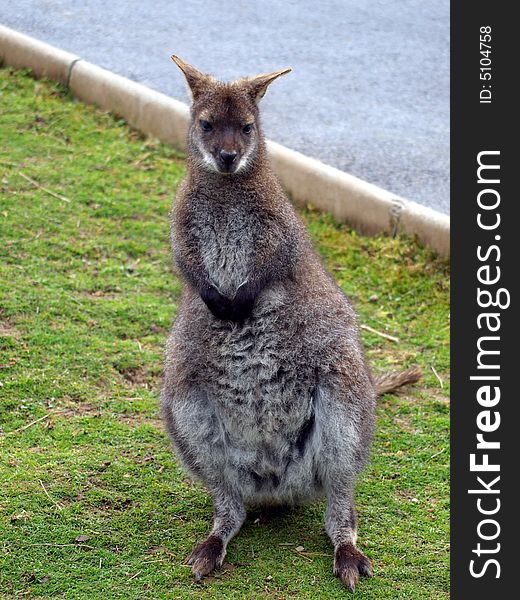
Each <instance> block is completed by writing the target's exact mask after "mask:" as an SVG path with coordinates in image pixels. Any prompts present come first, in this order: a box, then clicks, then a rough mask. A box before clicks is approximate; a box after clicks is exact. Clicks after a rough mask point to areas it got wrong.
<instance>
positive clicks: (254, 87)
mask: <svg viewBox="0 0 520 600" xmlns="http://www.w3.org/2000/svg"><path fill="white" fill-rule="evenodd" d="M291 71H292V69H291V68H287V69H281V70H280V71H273V73H264V74H262V75H257V76H256V77H251V78H250V79H248V80H247V83H248V86H249V89H250V93H251V95H252V96H253V99H254V101H255V102H260V100H261V99H262V98H263V97H264V94H265V93H266V91H267V88H268V87H269V86H270V85H271V83H273V81H274V80H275V79H278V77H281V76H282V75H286V74H287V73H290V72H291Z"/></svg>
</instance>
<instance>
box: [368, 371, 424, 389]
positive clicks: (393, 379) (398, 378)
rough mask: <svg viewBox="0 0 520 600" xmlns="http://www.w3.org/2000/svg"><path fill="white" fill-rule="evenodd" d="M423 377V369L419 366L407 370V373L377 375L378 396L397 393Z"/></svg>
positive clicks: (375, 383)
mask: <svg viewBox="0 0 520 600" xmlns="http://www.w3.org/2000/svg"><path fill="white" fill-rule="evenodd" d="M421 377H422V370H421V367H418V366H417V365H416V366H414V367H410V368H409V369H406V371H401V372H400V373H385V374H383V375H376V376H375V377H374V387H375V390H376V394H377V395H378V396H382V395H383V394H388V393H389V392H395V390H397V389H399V388H400V387H403V385H408V384H410V383H415V382H416V381H419V379H420V378H421Z"/></svg>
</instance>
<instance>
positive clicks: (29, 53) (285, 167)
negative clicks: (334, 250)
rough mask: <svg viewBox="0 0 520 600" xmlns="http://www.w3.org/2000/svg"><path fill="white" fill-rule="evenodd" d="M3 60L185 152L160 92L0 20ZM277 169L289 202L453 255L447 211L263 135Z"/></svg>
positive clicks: (182, 127) (184, 117)
mask: <svg viewBox="0 0 520 600" xmlns="http://www.w3.org/2000/svg"><path fill="white" fill-rule="evenodd" d="M0 61H2V62H3V63H4V64H7V65H10V66H14V67H18V68H30V69H32V70H33V71H34V73H35V74H36V75H37V76H38V77H47V78H49V79H53V80H55V81H59V82H60V83H62V84H63V85H66V86H68V87H69V89H70V91H71V92H72V94H74V96H76V97H77V98H79V99H80V100H82V101H83V102H87V103H89V104H96V105H98V106H101V107H102V108H104V109H105V110H109V111H110V112H113V113H114V114H117V115H118V116H120V117H123V118H124V119H126V120H127V121H128V123H130V125H132V126H133V127H135V128H136V129H139V130H140V131H142V132H143V133H146V134H148V135H150V136H153V137H155V138H158V139H159V140H161V141H162V142H164V143H167V144H171V145H172V146H175V147H176V148H179V149H181V150H184V149H185V147H186V131H187V127H188V122H189V108H188V106H186V105H185V104H184V103H182V102H179V101H177V100H175V99H173V98H170V97H169V96H166V95H165V94H161V93H160V92H156V91H154V90H151V89H150V88H147V87H146V86H144V85H141V84H139V83H136V82H134V81H131V80H129V79H126V78H125V77H121V76H119V75H116V74H114V73H112V72H110V71H107V70H105V69H102V68H101V67H98V66H96V65H93V64H91V63H89V62H87V61H84V60H83V59H81V58H79V57H77V56H75V55H74V54H70V53H68V52H64V51H63V50H59V49H58V48H54V47H53V46H50V45H49V44H45V43H43V42H40V41H38V40H35V39H34V38H31V37H29V36H27V35H24V34H21V33H19V32H17V31H14V30H12V29H9V28H7V27H3V26H2V25H0ZM268 149H269V154H270V157H271V160H272V163H273V166H274V169H275V171H276V173H277V175H278V177H279V178H280V181H281V182H282V185H283V186H284V188H285V189H286V191H287V193H288V194H289V196H290V197H291V199H292V200H293V202H294V203H295V204H297V205H299V206H305V205H307V204H312V205H313V206H315V207H316V208H318V209H319V210H322V211H325V212H329V213H331V214H332V215H333V216H334V217H335V218H336V219H337V220H338V221H341V222H346V223H349V224H350V225H351V226H352V227H354V228H355V229H356V230H358V231H359V232H361V233H363V234H367V235H373V234H376V233H381V232H384V233H388V234H390V235H397V234H399V233H405V234H411V235H416V236H417V239H418V240H419V242H421V243H422V244H424V245H426V246H429V247H430V248H432V249H434V250H436V251H437V252H438V253H439V254H440V255H442V256H449V255H450V217H449V216H448V215H444V214H442V213H439V212H437V211H435V210H432V209H430V208H427V207H425V206H422V205H420V204H417V203H416V202H411V201H409V200H405V199H404V198H400V197H398V196H396V195H395V194H392V193H390V192H388V191H386V190H384V189H382V188H379V187H377V186H375V185H372V184H370V183H367V182H366V181H363V180H362V179H358V178H357V177H354V176H353V175H350V174H348V173H345V172H343V171H340V170H339V169H335V168H333V167H330V166H328V165H325V164H323V163H321V162H320V161H318V160H315V159H313V158H309V157H307V156H304V155H303V154H300V153H299V152H295V151H294V150H289V149H288V148H285V147H284V146H281V145H280V144H277V143H276V142H273V141H268Z"/></svg>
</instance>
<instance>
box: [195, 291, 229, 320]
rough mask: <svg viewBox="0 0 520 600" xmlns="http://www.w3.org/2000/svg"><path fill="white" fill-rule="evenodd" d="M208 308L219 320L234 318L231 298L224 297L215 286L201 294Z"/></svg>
mask: <svg viewBox="0 0 520 600" xmlns="http://www.w3.org/2000/svg"><path fill="white" fill-rule="evenodd" d="M200 296H201V298H202V299H203V300H204V302H205V304H206V306H207V307H208V308H209V310H210V311H211V312H212V314H213V315H214V316H215V317H217V319H222V320H226V321H227V320H228V319H231V318H232V316H233V304H232V303H231V300H230V299H229V298H226V296H223V295H222V294H221V293H220V292H219V291H218V290H217V288H216V287H215V286H214V285H211V286H210V287H208V288H206V289H205V290H203V291H202V292H201V293H200Z"/></svg>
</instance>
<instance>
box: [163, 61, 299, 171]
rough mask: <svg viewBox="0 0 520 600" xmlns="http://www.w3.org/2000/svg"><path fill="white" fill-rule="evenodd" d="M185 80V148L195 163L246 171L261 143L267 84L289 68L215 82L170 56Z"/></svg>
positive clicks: (209, 166) (203, 166) (208, 168)
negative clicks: (260, 110) (260, 111)
mask: <svg viewBox="0 0 520 600" xmlns="http://www.w3.org/2000/svg"><path fill="white" fill-rule="evenodd" d="M172 60H173V61H174V62H175V63H176V64H177V65H178V67H179V68H180V69H181V71H182V72H183V73H184V76H185V77H186V81H187V82H188V86H189V88H190V90H191V95H192V99H193V102H192V106H191V123H190V129H189V133H188V149H189V152H190V154H191V156H192V157H193V158H195V159H197V163H198V164H199V165H200V166H201V167H202V168H205V169H207V170H210V171H214V172H217V173H221V174H223V175H230V174H233V173H239V172H241V171H245V170H246V169H247V167H248V165H250V164H251V163H252V162H253V161H254V159H255V156H256V155H257V152H258V148H259V144H261V143H262V141H263V138H262V132H261V130H260V120H259V114H258V103H259V101H260V100H261V98H262V97H263V96H264V94H265V92H266V90H267V88H268V87H269V84H271V83H272V82H273V81H274V80H275V79H277V78H278V77H280V76H281V75H285V74H286V73H289V71H290V70H291V69H282V70H281V71H275V72H274V73H267V74H264V75H257V76H256V77H248V78H244V79H239V80H237V81H233V82H231V83H223V82H221V81H217V80H216V79H214V78H213V77H211V75H207V74H205V73H201V72H200V71H198V70H197V69H195V68H194V67H192V66H191V65H189V64H187V63H185V62H184V61H183V60H181V59H180V58H179V57H178V56H175V55H174V56H172Z"/></svg>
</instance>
